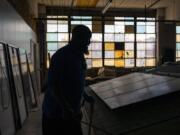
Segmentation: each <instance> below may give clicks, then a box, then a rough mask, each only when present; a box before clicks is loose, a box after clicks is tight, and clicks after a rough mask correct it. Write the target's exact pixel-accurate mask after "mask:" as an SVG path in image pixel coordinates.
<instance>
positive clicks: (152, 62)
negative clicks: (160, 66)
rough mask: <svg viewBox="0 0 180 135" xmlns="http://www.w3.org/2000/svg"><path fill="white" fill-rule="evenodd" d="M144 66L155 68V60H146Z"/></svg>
mask: <svg viewBox="0 0 180 135" xmlns="http://www.w3.org/2000/svg"><path fill="white" fill-rule="evenodd" d="M146 66H155V59H146Z"/></svg>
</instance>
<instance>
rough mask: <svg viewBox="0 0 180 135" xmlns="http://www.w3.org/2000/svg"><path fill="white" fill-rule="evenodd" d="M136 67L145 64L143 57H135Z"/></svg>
mask: <svg viewBox="0 0 180 135" xmlns="http://www.w3.org/2000/svg"><path fill="white" fill-rule="evenodd" d="M136 66H137V67H144V66H145V59H137V60H136Z"/></svg>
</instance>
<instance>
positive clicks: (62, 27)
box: [58, 24, 68, 32]
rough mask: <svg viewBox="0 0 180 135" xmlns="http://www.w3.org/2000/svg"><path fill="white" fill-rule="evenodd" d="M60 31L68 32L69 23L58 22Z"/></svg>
mask: <svg viewBox="0 0 180 135" xmlns="http://www.w3.org/2000/svg"><path fill="white" fill-rule="evenodd" d="M58 32H68V25H63V24H58Z"/></svg>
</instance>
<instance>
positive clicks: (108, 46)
mask: <svg viewBox="0 0 180 135" xmlns="http://www.w3.org/2000/svg"><path fill="white" fill-rule="evenodd" d="M114 48H115V47H114V43H105V50H114Z"/></svg>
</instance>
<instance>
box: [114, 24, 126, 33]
mask: <svg viewBox="0 0 180 135" xmlns="http://www.w3.org/2000/svg"><path fill="white" fill-rule="evenodd" d="M114 24H115V25H122V26H123V25H125V23H124V22H123V21H115V22H114ZM123 33H124V32H123Z"/></svg>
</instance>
